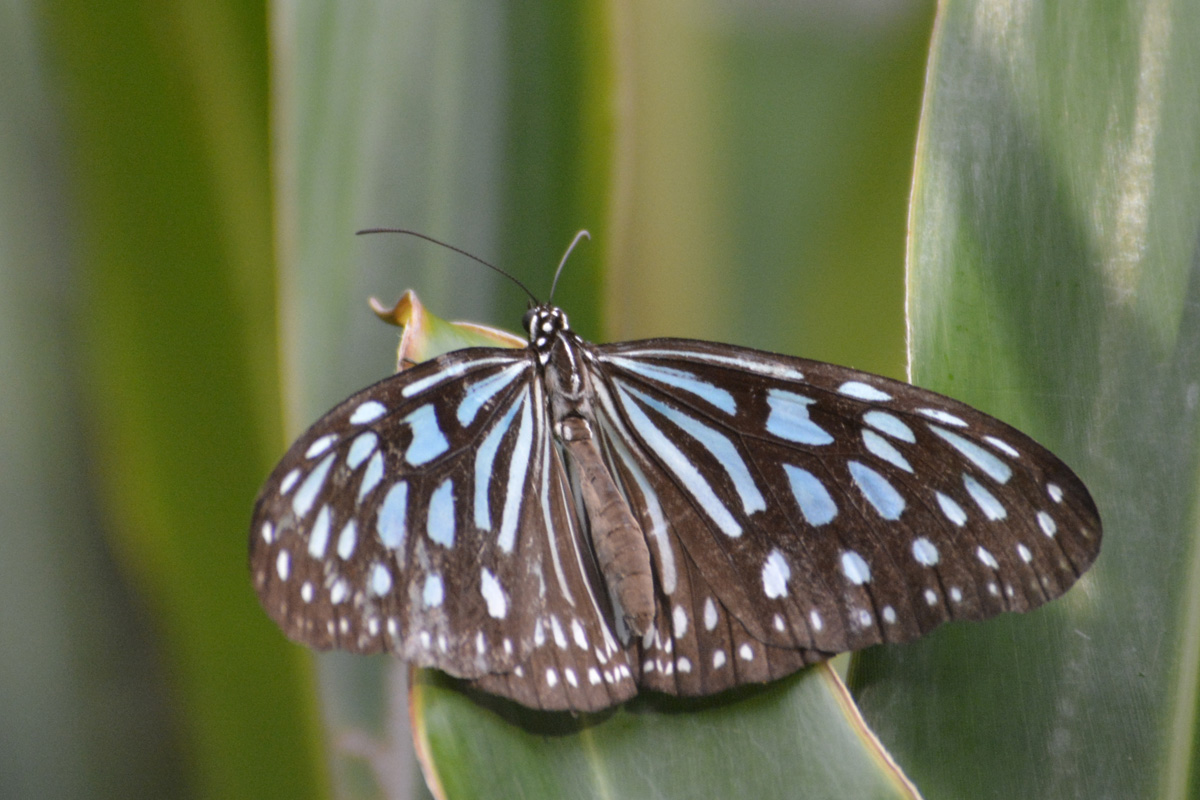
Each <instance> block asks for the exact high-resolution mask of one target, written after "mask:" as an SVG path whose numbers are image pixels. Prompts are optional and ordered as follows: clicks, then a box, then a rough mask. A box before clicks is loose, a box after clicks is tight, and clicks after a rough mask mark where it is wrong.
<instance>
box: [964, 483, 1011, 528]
mask: <svg viewBox="0 0 1200 800" xmlns="http://www.w3.org/2000/svg"><path fill="white" fill-rule="evenodd" d="M963 485H964V486H966V487H967V494H969V495H971V499H972V500H974V501H975V505H977V506H979V510H980V511H982V512H983V514H984V516H986V517H987V518H988V519H990V520H992V521H995V520H998V519H1004V518H1005V517H1007V516H1008V511H1006V510H1005V508H1004V506H1002V505H1001V504H1000V501H999V500H997V499H996V497H995V495H993V494H992V493H991V492H989V491H988V490H987V489H985V488H983V486H982V484H980V483H979V481H977V480H975V479H974V478H972V477H971V476H970V475H968V474H966V473H965V472H964V473H963Z"/></svg>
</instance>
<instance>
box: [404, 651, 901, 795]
mask: <svg viewBox="0 0 1200 800" xmlns="http://www.w3.org/2000/svg"><path fill="white" fill-rule="evenodd" d="M422 676H423V680H422V681H421V682H419V683H418V685H417V686H416V687H415V688H414V692H413V700H414V719H415V720H417V721H418V724H417V733H416V735H417V737H418V742H419V750H420V751H421V752H423V753H425V754H426V758H425V761H426V763H427V766H426V776H427V777H428V778H429V781H430V785H431V786H436V787H438V788H439V789H440V791H438V792H437V794H438V795H439V796H445V797H517V796H522V797H572V798H587V797H597V798H610V797H651V796H657V797H726V796H736V797H743V796H749V797H805V798H810V799H811V800H817V799H818V798H829V799H830V800H841V799H842V798H845V797H855V798H864V799H865V798H916V797H917V794H916V791H915V790H914V789H913V788H912V787H911V786H910V785H909V784H908V782H907V781H906V779H905V778H904V776H903V775H902V774H901V773H900V771H899V770H898V769H896V767H895V765H894V764H892V763H891V761H890V758H889V757H888V756H887V754H886V753H884V752H883V751H882V750H881V749H879V748H878V747H877V746H876V744H875V742H874V738H873V737H872V736H871V734H870V732H869V731H867V730H866V729H865V728H864V727H863V726H862V721H861V719H860V718H859V716H858V713H857V709H855V707H854V704H853V703H852V702H851V701H850V698H849V695H848V694H847V693H846V692H845V689H844V687H842V684H841V681H840V680H838V678H837V676H836V675H835V674H834V672H833V670H832V669H830V668H829V667H828V665H821V666H818V667H814V668H812V669H809V670H805V671H804V672H801V673H799V674H797V675H794V676H792V677H790V678H786V679H784V680H782V681H777V682H775V683H773V684H771V685H770V686H767V687H751V688H748V689H746V690H739V691H736V692H732V693H727V694H726V695H724V696H722V697H720V698H715V699H706V700H701V701H695V700H692V701H683V700H674V699H669V698H664V697H662V696H656V697H647V696H642V697H639V698H638V699H636V700H635V701H633V702H630V703H627V704H625V705H623V706H620V707H619V708H617V709H614V710H613V711H612V712H610V713H605V714H598V715H584V716H581V717H573V716H571V715H570V714H551V713H545V712H533V711H530V710H529V709H524V708H521V707H519V706H516V705H515V704H513V703H508V702H506V701H500V700H497V699H495V698H487V697H481V696H478V695H468V694H464V693H462V692H461V690H456V689H455V688H453V687H452V686H450V685H448V684H450V681H449V679H447V678H445V677H444V676H442V675H441V673H435V672H423V673H422Z"/></svg>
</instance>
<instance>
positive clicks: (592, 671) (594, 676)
mask: <svg viewBox="0 0 1200 800" xmlns="http://www.w3.org/2000/svg"><path fill="white" fill-rule="evenodd" d="M588 683H590V684H591V685H592V686H595V685H597V684H598V683H600V670H598V669H596V668H595V667H588Z"/></svg>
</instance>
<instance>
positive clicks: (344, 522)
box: [250, 237, 1101, 711]
mask: <svg viewBox="0 0 1200 800" xmlns="http://www.w3.org/2000/svg"><path fill="white" fill-rule="evenodd" d="M424 238H428V237H424ZM576 241H578V237H577V238H576ZM460 252H461V251H460ZM568 252H569V251H568ZM468 255H469V254H468ZM564 261H565V257H564ZM485 263H486V262H485ZM488 266H491V265H490V264H489V265H488ZM559 268H560V270H561V264H560V267H559ZM556 278H557V275H556ZM551 296H553V289H552V290H551ZM531 297H532V295H531ZM523 323H524V328H525V330H526V332H527V333H528V335H529V344H528V346H526V347H525V348H523V349H504V348H469V349H465V350H458V351H455V352H452V353H447V354H446V355H443V356H440V357H438V358H435V359H432V360H430V361H427V362H425V363H422V364H419V365H417V366H414V367H412V368H411V369H407V370H405V371H403V372H400V373H398V374H396V375H394V376H392V377H389V378H386V379H384V380H382V381H380V382H379V383H376V384H375V385H374V386H371V387H368V388H366V389H364V390H362V391H360V392H358V393H356V394H354V395H352V396H351V397H349V398H348V399H347V400H345V401H344V402H342V403H341V404H340V405H338V406H337V407H336V408H334V409H333V410H332V411H330V412H329V413H328V414H326V415H325V416H324V417H322V418H321V419H319V420H317V422H316V423H315V424H313V426H312V427H311V428H309V429H308V431H306V432H305V433H304V434H303V435H302V436H301V437H300V438H299V439H298V440H297V441H296V443H295V444H293V445H292V447H291V449H290V450H289V451H288V452H287V454H286V455H285V456H284V457H283V459H282V460H281V461H280V462H279V465H278V466H277V467H276V468H275V470H274V471H273V472H272V473H271V475H270V477H269V478H268V479H267V481H266V484H265V485H264V486H263V488H262V490H261V492H260V493H259V496H258V499H257V501H256V503H255V508H254V517H253V522H252V526H251V538H250V564H251V571H252V574H253V580H254V585H255V588H256V589H257V591H258V594H259V597H260V599H261V601H262V604H263V607H264V608H265V609H266V611H267V613H268V614H270V616H271V617H272V618H274V619H275V621H276V622H277V623H278V624H279V625H280V627H281V628H282V629H283V630H284V632H285V633H286V634H287V635H288V636H289V637H290V638H292V639H294V640H296V641H298V642H302V643H304V644H307V645H310V646H312V647H316V648H319V649H328V648H339V649H343V650H349V651H354V652H359V653H375V652H384V651H386V652H391V653H394V654H395V655H396V656H398V657H400V658H403V659H405V660H406V661H408V662H410V663H412V664H415V665H418V666H423V667H436V668H438V669H441V670H444V671H445V672H448V673H450V674H451V675H454V676H457V677H459V678H463V679H465V680H466V681H468V682H469V683H470V684H471V685H473V686H475V687H477V688H479V689H482V690H484V691H487V692H491V693H494V694H497V695H502V696H504V697H507V698H511V699H512V700H515V701H517V702H519V703H522V704H524V705H526V706H531V707H534V708H543V709H570V710H575V711H594V710H597V709H602V708H605V707H607V706H611V705H613V704H615V703H620V702H622V701H624V700H627V699H629V698H631V697H633V696H634V695H635V694H636V693H637V692H638V690H639V689H641V688H646V689H653V690H656V691H660V692H666V693H668V694H675V695H690V696H696V695H708V694H713V693H716V692H720V691H723V690H725V689H729V688H732V687H735V686H740V685H742V684H747V683H757V682H764V681H769V680H773V679H775V678H779V677H782V676H784V675H788V674H790V673H792V672H794V671H796V670H798V669H800V668H801V667H803V666H805V665H807V664H812V663H814V662H818V661H822V660H824V659H827V658H829V657H831V656H832V655H834V654H837V653H841V652H845V651H849V650H857V649H860V648H863V647H868V646H870V645H874V644H879V643H881V642H904V641H908V640H911V639H915V638H917V637H919V636H921V635H923V634H925V633H927V632H929V631H930V630H932V629H933V628H934V627H936V626H937V625H939V624H941V623H942V622H946V621H948V620H959V619H972V620H980V619H985V618H988V617H991V616H994V615H996V614H999V613H1000V612H1003V611H1028V610H1030V609H1033V608H1036V607H1038V606H1040V605H1042V604H1043V603H1045V602H1047V601H1048V600H1052V599H1054V598H1056V597H1058V596H1059V595H1061V594H1062V593H1063V592H1065V591H1066V590H1067V589H1068V588H1069V587H1070V586H1071V585H1072V584H1073V583H1074V582H1075V580H1076V579H1077V578H1078V577H1079V576H1080V575H1081V574H1083V572H1084V571H1085V570H1087V568H1088V567H1089V566H1090V565H1091V564H1092V562H1093V561H1094V560H1095V558H1096V556H1097V554H1098V552H1099V549H1100V538H1101V526H1100V518H1099V514H1098V512H1097V510H1096V506H1095V504H1094V503H1093V501H1092V498H1091V496H1090V495H1089V494H1088V491H1087V489H1086V487H1085V486H1084V485H1083V483H1082V482H1081V481H1080V479H1079V478H1078V477H1076V475H1075V474H1074V473H1073V472H1072V471H1071V470H1070V468H1068V467H1067V466H1066V465H1065V464H1063V462H1062V461H1060V460H1059V459H1058V458H1056V457H1055V456H1054V455H1053V454H1051V453H1050V452H1049V451H1047V450H1046V449H1045V448H1043V447H1042V446H1041V445H1039V444H1037V443H1036V442H1034V441H1033V440H1032V439H1030V438H1029V437H1028V436H1026V435H1024V434H1023V433H1021V432H1019V431H1017V430H1015V429H1014V428H1012V427H1010V426H1008V425H1006V424H1005V423H1003V422H1001V421H999V420H997V419H994V418H992V417H990V416H987V415H986V414H983V413H981V412H979V411H976V410H975V409H973V408H971V407H969V406H967V405H964V404H963V403H960V402H958V401H956V400H952V399H950V398H947V397H944V396H942V395H939V394H935V393H934V392H929V391H926V390H924V389H919V388H917V387H915V386H911V385H908V384H906V383H902V382H899V381H895V380H890V379H888V378H883V377H879V376H875V375H870V374H867V373H864V372H859V371H857V370H853V369H849V368H847V367H839V366H834V365H831V364H824V363H821V362H817V361H809V360H805V359H801V358H793V357H791V356H783V355H776V354H774V353H766V352H762V351H758V350H751V349H748V348H744V347H735V346H733V345H727V344H715V343H711V342H703V341H690V340H685V339H649V340H645V341H635V342H620V343H616V344H604V345H594V344H591V343H589V342H586V341H584V340H583V339H582V338H580V337H579V336H578V335H576V334H575V333H574V332H573V331H572V330H571V329H570V327H569V326H568V324H567V317H566V314H564V313H563V312H562V310H561V309H559V308H557V307H555V306H553V305H550V304H548V303H545V304H536V303H535V304H534V305H533V306H532V307H531V308H530V309H529V311H528V312H527V313H526V315H525V318H524V320H523Z"/></svg>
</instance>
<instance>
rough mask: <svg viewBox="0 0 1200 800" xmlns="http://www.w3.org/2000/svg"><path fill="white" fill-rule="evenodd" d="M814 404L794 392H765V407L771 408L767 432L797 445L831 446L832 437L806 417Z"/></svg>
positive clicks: (807, 398)
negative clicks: (809, 408)
mask: <svg viewBox="0 0 1200 800" xmlns="http://www.w3.org/2000/svg"><path fill="white" fill-rule="evenodd" d="M816 402H817V401H816V400H813V399H812V398H811V397H804V396H803V395H799V394H796V393H795V392H785V391H783V390H782V389H771V390H770V391H768V392H767V405H769V406H770V407H771V413H770V415H768V416H767V432H768V433H771V434H774V435H775V436H778V437H779V438H780V439H787V440H788V441H789V442H796V443H798V444H811V445H825V444H831V443H832V442H833V437H832V436H830V435H829V432H828V431H826V430H825V429H824V428H822V427H821V426H819V425H817V423H815V422H813V421H812V419H811V418H810V417H809V415H808V407H809V406H811V405H813V404H814V403H816Z"/></svg>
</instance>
